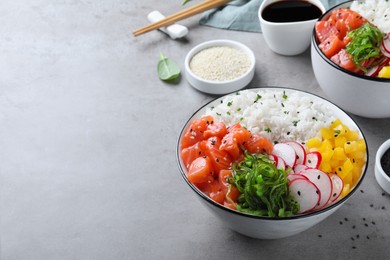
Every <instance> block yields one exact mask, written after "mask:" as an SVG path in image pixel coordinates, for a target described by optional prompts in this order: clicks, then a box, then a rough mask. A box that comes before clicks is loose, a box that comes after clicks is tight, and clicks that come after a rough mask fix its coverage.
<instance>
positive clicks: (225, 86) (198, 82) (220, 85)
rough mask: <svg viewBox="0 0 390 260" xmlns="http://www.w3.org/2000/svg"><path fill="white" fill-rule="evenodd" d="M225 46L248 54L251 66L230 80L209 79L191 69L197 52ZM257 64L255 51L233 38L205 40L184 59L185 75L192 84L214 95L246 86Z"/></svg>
mask: <svg viewBox="0 0 390 260" xmlns="http://www.w3.org/2000/svg"><path fill="white" fill-rule="evenodd" d="M223 46H227V47H232V48H235V49H238V50H240V51H242V52H244V53H245V54H246V55H247V58H248V59H249V60H250V66H249V68H248V69H247V70H246V72H245V73H243V74H242V75H240V76H238V77H236V78H234V79H229V80H208V79H204V78H202V77H201V76H199V75H197V74H195V73H194V72H193V71H192V70H191V66H190V62H191V60H192V58H193V57H194V56H195V55H196V54H198V53H199V52H201V51H203V50H205V49H208V48H211V47H223ZM255 64H256V59H255V55H254V54H253V51H252V50H251V49H249V48H248V47H247V46H246V45H244V44H242V43H240V42H237V41H232V40H212V41H207V42H203V43H201V44H199V45H197V46H195V47H194V48H193V49H191V50H190V51H189V53H188V54H187V56H186V58H185V61H184V67H185V76H186V78H187V81H188V82H189V83H190V85H191V86H192V87H194V88H196V89H197V90H199V91H201V92H204V93H209V94H214V95H221V94H227V93H231V92H233V91H237V90H240V89H242V88H244V87H246V86H247V85H248V84H249V83H250V82H251V81H252V79H253V76H254V74H255ZM208 65H209V64H204V68H205V69H207V66H208Z"/></svg>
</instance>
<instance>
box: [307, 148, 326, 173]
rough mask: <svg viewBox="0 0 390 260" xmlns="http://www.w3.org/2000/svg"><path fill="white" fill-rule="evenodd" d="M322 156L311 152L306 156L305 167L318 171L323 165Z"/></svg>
mask: <svg viewBox="0 0 390 260" xmlns="http://www.w3.org/2000/svg"><path fill="white" fill-rule="evenodd" d="M321 160H322V156H321V154H320V153H319V152H310V153H307V154H306V162H305V165H306V166H308V167H310V168H314V169H317V168H318V167H319V166H320V164H321Z"/></svg>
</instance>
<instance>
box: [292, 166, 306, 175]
mask: <svg viewBox="0 0 390 260" xmlns="http://www.w3.org/2000/svg"><path fill="white" fill-rule="evenodd" d="M307 168H309V166H307V165H305V164H295V166H294V168H293V169H294V172H295V173H300V172H301V171H303V170H306V169H307Z"/></svg>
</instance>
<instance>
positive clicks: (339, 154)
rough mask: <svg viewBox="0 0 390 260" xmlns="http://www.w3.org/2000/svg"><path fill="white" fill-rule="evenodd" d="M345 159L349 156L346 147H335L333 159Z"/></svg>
mask: <svg viewBox="0 0 390 260" xmlns="http://www.w3.org/2000/svg"><path fill="white" fill-rule="evenodd" d="M345 159H347V156H346V155H345V152H344V148H341V147H336V148H334V150H333V156H332V160H338V161H341V160H345Z"/></svg>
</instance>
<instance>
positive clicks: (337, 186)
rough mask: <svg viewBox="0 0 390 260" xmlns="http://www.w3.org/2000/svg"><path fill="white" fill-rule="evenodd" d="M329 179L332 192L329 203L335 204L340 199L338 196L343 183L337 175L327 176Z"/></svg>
mask: <svg viewBox="0 0 390 260" xmlns="http://www.w3.org/2000/svg"><path fill="white" fill-rule="evenodd" d="M329 177H330V179H331V180H332V186H333V191H332V196H331V197H330V201H331V202H335V201H336V200H337V199H338V198H339V197H340V194H341V192H342V190H343V188H344V182H343V180H342V179H341V178H340V177H339V176H338V175H337V174H334V173H331V174H329Z"/></svg>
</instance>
